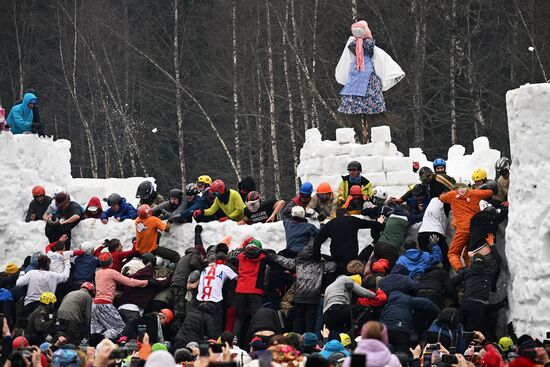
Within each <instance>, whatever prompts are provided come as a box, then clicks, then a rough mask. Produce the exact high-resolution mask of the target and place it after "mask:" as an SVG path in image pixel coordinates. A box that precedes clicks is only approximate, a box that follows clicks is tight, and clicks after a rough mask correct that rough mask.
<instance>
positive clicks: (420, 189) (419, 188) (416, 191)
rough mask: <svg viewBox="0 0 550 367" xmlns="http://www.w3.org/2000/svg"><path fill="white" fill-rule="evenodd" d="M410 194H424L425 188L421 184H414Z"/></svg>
mask: <svg viewBox="0 0 550 367" xmlns="http://www.w3.org/2000/svg"><path fill="white" fill-rule="evenodd" d="M412 194H413V195H414V196H424V195H425V194H426V188H425V187H424V185H422V184H416V185H414V187H413V189H412Z"/></svg>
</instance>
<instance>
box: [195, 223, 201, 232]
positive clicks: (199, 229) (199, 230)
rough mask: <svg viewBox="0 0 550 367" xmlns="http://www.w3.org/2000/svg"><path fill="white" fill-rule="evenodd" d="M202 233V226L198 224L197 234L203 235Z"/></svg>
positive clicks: (196, 227)
mask: <svg viewBox="0 0 550 367" xmlns="http://www.w3.org/2000/svg"><path fill="white" fill-rule="evenodd" d="M201 233H202V226H201V225H200V224H197V225H196V226H195V234H201Z"/></svg>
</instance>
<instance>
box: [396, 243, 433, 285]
mask: <svg viewBox="0 0 550 367" xmlns="http://www.w3.org/2000/svg"><path fill="white" fill-rule="evenodd" d="M441 260H443V254H442V253H441V249H440V248H439V245H438V244H434V245H433V247H432V253H431V254H430V253H429V252H426V251H422V250H420V249H411V250H407V251H405V253H404V254H403V255H401V256H399V259H397V262H396V264H399V265H403V266H404V267H406V268H407V270H408V272H409V277H410V278H414V277H415V276H417V275H420V274H422V273H424V272H425V271H426V270H428V269H429V268H431V267H432V266H434V265H436V264H437V263H440V262H441Z"/></svg>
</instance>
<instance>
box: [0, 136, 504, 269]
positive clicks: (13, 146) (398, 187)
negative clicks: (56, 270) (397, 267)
mask: <svg viewBox="0 0 550 367" xmlns="http://www.w3.org/2000/svg"><path fill="white" fill-rule="evenodd" d="M371 137H372V141H373V142H372V143H369V144H365V145H361V144H356V143H355V134H354V132H353V129H350V128H347V129H337V130H336V141H327V140H324V141H323V140H322V139H321V134H320V132H319V130H317V129H310V130H308V131H307V132H306V142H305V144H304V147H303V148H302V150H301V152H300V160H301V163H300V165H299V167H298V175H299V176H300V178H301V180H302V182H304V181H311V182H312V183H313V184H314V186H317V185H318V184H319V183H320V182H322V181H328V182H330V183H331V185H332V186H333V189H334V190H336V189H337V186H338V183H339V180H340V176H339V175H340V174H345V172H346V166H347V163H348V161H350V160H353V159H357V160H359V161H360V162H361V163H362V165H363V171H364V174H365V175H366V177H367V178H368V179H370V180H371V181H373V183H374V184H375V185H384V186H386V187H387V188H388V190H389V192H390V194H392V195H401V194H403V193H404V192H405V191H406V189H407V187H408V185H410V184H414V183H417V182H418V175H417V174H415V173H414V172H413V171H412V162H413V161H418V162H420V165H421V166H423V165H427V166H431V163H430V162H428V160H427V159H426V156H425V155H424V154H423V153H422V150H421V149H419V148H413V149H410V150H409V155H410V157H403V155H402V154H401V153H399V152H398V151H397V149H396V147H395V145H394V144H393V143H391V133H390V129H389V127H387V126H380V127H375V128H373V129H372V131H371ZM70 145H71V144H70V142H69V141H67V140H63V139H60V140H57V141H53V140H52V139H47V138H39V137H38V136H36V135H12V134H11V133H2V134H0V154H1V156H2V160H0V172H2V174H1V176H0V187H2V190H1V191H0V202H1V203H2V205H1V206H0V256H1V257H0V259H1V260H0V266H3V265H5V263H7V262H8V261H16V263H21V262H22V260H23V259H24V257H25V256H27V255H28V254H31V253H32V252H35V251H41V250H43V249H44V247H45V246H46V244H47V239H46V237H45V236H44V222H42V221H39V222H32V223H25V222H24V220H23V219H24V216H25V211H26V210H27V207H28V203H29V201H30V200H31V199H32V197H31V195H30V193H31V189H32V187H33V186H35V185H42V186H44V187H45V188H46V192H47V194H48V195H50V196H51V195H53V194H54V193H55V192H59V191H62V190H64V191H67V192H68V193H69V194H70V195H71V198H72V199H73V200H75V201H76V202H78V203H79V204H81V205H82V206H86V204H87V201H88V200H89V199H90V197H92V196H98V197H99V198H100V199H102V198H105V197H107V196H108V195H109V194H111V193H113V192H117V193H119V194H120V195H121V196H123V197H125V198H126V199H127V200H128V201H129V202H130V203H132V204H134V205H137V201H138V200H137V199H136V198H135V191H136V188H137V186H138V185H139V183H140V182H142V181H143V180H146V179H147V180H151V181H153V182H154V179H152V178H142V177H133V178H125V179H116V178H109V179H80V178H73V177H72V176H71V166H70V158H71V155H70ZM464 153H465V149H464V147H462V146H459V145H457V146H453V147H451V148H450V149H449V157H448V165H447V167H448V171H449V173H450V174H451V175H453V176H454V177H457V178H459V177H460V178H461V179H462V180H467V179H468V178H469V176H470V174H471V172H472V170H473V169H475V168H477V167H484V168H486V169H487V170H488V172H489V174H490V176H493V175H494V168H493V165H494V162H495V161H496V159H498V158H499V156H500V153H499V152H498V151H495V150H492V149H490V148H489V142H488V140H487V139H486V138H484V137H481V138H478V139H476V140H475V141H474V152H473V154H472V155H464ZM286 199H288V198H286ZM104 209H105V208H104ZM203 226H204V231H203V239H204V242H205V244H206V245H212V244H216V243H218V242H219V241H221V240H222V238H224V237H225V236H231V237H232V246H233V247H235V246H238V245H239V244H240V243H241V242H242V241H243V240H244V239H245V238H247V237H249V236H251V235H252V236H254V237H256V238H258V239H259V240H260V241H262V243H264V245H265V246H266V247H269V248H273V249H276V250H279V249H283V248H284V247H285V245H286V242H285V236H284V229H283V226H282V223H281V222H278V223H274V224H257V225H254V226H238V225H236V224H235V223H232V222H225V223H207V224H205V225H203ZM193 228H194V224H184V225H175V226H173V228H172V231H171V232H170V233H168V234H163V235H162V237H161V242H160V244H161V245H162V246H167V247H169V248H172V249H175V250H178V251H179V252H180V253H183V252H184V250H185V249H186V248H187V247H189V246H193V240H194V230H193ZM134 234H135V228H134V223H133V221H125V222H123V223H117V222H109V224H107V225H104V224H102V223H100V222H99V221H97V220H93V219H87V220H84V221H82V222H81V223H80V224H79V225H78V226H77V227H76V228H75V229H74V230H73V244H74V246H76V247H79V246H80V247H82V248H88V247H92V246H98V245H99V244H101V243H102V242H103V240H104V239H106V238H119V239H120V240H121V241H122V243H123V244H125V245H126V246H127V247H128V246H129V244H130V241H131V239H132V237H133V236H134ZM371 241H372V239H371V238H370V235H369V230H362V231H361V232H360V244H361V245H362V246H364V245H366V244H368V243H370V242H371ZM327 247H328V244H325V245H324V249H325V250H326V249H327Z"/></svg>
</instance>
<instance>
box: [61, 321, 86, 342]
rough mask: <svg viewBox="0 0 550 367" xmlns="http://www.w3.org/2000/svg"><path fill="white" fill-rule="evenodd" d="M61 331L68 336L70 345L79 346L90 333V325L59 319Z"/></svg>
mask: <svg viewBox="0 0 550 367" xmlns="http://www.w3.org/2000/svg"><path fill="white" fill-rule="evenodd" d="M59 330H60V331H64V332H65V333H66V334H67V341H68V342H69V343H70V344H74V345H78V344H80V341H81V340H82V339H83V338H84V337H85V336H86V335H87V334H89V333H90V325H86V324H85V323H79V322H76V321H69V320H62V319H59Z"/></svg>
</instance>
